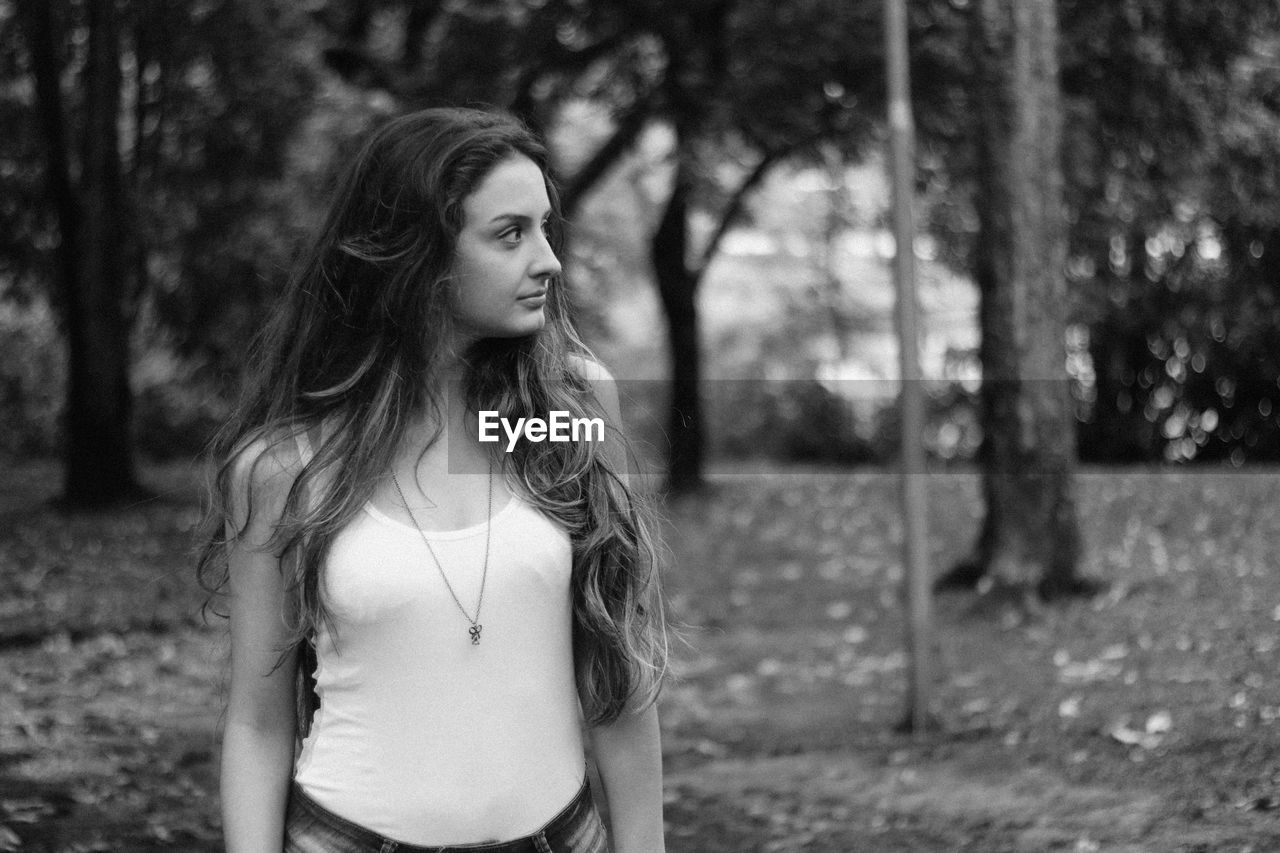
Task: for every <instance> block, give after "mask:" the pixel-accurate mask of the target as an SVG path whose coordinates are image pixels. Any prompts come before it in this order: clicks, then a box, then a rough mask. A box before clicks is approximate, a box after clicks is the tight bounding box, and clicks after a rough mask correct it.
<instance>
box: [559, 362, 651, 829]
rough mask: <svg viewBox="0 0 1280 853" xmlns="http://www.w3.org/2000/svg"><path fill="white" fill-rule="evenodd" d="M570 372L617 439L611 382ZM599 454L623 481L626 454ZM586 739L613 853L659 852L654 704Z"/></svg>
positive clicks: (589, 371)
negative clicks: (582, 382) (586, 387)
mask: <svg viewBox="0 0 1280 853" xmlns="http://www.w3.org/2000/svg"><path fill="white" fill-rule="evenodd" d="M574 367H575V369H576V370H578V371H579V373H580V374H581V375H582V376H583V377H584V378H585V379H587V380H588V381H589V382H590V383H591V386H592V390H593V391H594V392H595V396H596V400H597V401H599V403H600V406H601V408H602V409H604V412H605V416H606V417H607V418H608V420H609V422H610V424H611V425H612V426H614V427H615V428H616V429H617V430H618V431H619V433H618V434H619V435H620V434H621V430H622V414H621V406H620V405H619V395H618V388H617V382H616V380H614V378H613V376H612V375H610V373H609V371H608V370H606V369H605V368H604V366H603V365H601V364H599V363H597V362H594V361H587V360H585V359H575V360H574ZM606 434H608V431H607V430H606ZM606 441H608V439H606ZM605 452H606V453H607V454H609V456H610V457H611V458H612V461H613V463H614V465H615V467H616V470H617V472H618V476H619V477H620V478H621V479H622V480H623V482H626V481H627V479H628V477H627V454H626V452H625V449H624V448H623V446H622V445H621V443H619V442H617V441H615V442H614V443H613V444H612V445H610V446H606V448H605ZM589 736H590V738H591V747H592V752H593V753H594V754H595V761H596V767H597V769H598V770H599V771H600V779H601V781H602V782H603V783H604V795H605V800H606V801H607V802H608V804H609V824H610V826H609V829H610V834H611V836H612V838H613V843H614V853H665V851H666V845H665V842H664V841H663V820H662V738H661V735H660V732H659V729H658V706H657V703H656V702H651V703H649V704H648V705H646V706H645V707H644V708H643V709H640V710H637V709H635V708H634V707H628V708H627V709H626V710H625V711H623V713H622V716H620V717H619V718H618V719H617V720H616V721H614V722H612V723H609V724H607V725H601V726H594V727H592V728H591V729H590V730H589Z"/></svg>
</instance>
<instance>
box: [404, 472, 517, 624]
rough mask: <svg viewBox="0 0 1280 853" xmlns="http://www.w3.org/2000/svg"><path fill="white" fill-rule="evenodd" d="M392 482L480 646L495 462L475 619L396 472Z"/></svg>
mask: <svg viewBox="0 0 1280 853" xmlns="http://www.w3.org/2000/svg"><path fill="white" fill-rule="evenodd" d="M391 482H392V483H394V484H395V487H396V492H397V493H398V494H399V495H400V502H401V503H402V504H404V511H405V512H407V513H409V518H410V520H412V521H413V527H414V529H415V530H417V531H418V535H419V536H421V537H422V544H424V545H426V546H427V552H428V553H430V554H431V559H432V560H434V561H435V564H436V570H437V571H439V572H440V577H441V578H442V579H443V580H444V585H445V588H446V589H448V590H449V595H450V596H451V597H452V598H453V603H454V604H456V605H458V610H459V612H461V613H462V615H463V617H464V618H465V619H466V620H467V621H468V622H470V623H471V627H470V628H468V629H467V633H468V634H470V635H471V645H473V646H478V645H480V632H481V631H482V630H484V626H483V625H481V624H480V606H481V605H482V604H484V582H485V580H486V579H487V578H488V577H489V537H490V535H492V533H493V460H492V459H490V460H489V511H488V514H487V515H486V516H485V529H484V569H483V571H482V572H481V573H480V597H479V598H478V599H477V600H476V615H475V617H474V618H472V616H471V614H470V613H468V612H467V608H465V607H463V606H462V602H461V601H460V600H459V599H458V594H457V593H456V592H454V591H453V584H451V583H449V576H448V575H446V574H445V573H444V566H442V565H441V564H440V558H439V557H437V556H436V549H435V548H432V547H431V540H430V539H428V538H427V534H426V533H425V532H424V531H423V529H422V525H421V524H418V518H417V516H415V515H414V514H413V510H411V509H409V501H408V500H407V499H406V498H405V496H404V489H402V488H400V480H399V479H397V478H396V472H395V471H392V472H391ZM428 500H430V498H428Z"/></svg>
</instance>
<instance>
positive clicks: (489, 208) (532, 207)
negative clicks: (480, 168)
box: [453, 154, 560, 340]
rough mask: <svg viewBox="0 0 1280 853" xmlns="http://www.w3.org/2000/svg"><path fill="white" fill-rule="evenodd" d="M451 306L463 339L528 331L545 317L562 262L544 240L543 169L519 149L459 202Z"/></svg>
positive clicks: (546, 210)
mask: <svg viewBox="0 0 1280 853" xmlns="http://www.w3.org/2000/svg"><path fill="white" fill-rule="evenodd" d="M462 212H463V222H462V231H461V232H460V233H459V234H458V241H457V249H456V254H455V256H454V262H453V286H454V306H455V310H456V314H457V321H458V327H459V330H460V331H461V332H462V334H463V335H464V336H465V338H466V339H467V340H476V339H479V338H514V337H523V336H525V335H532V334H533V333H535V332H537V331H538V330H539V329H541V328H542V326H543V324H544V323H545V322H546V317H545V316H544V314H543V308H544V307H545V305H546V302H547V288H548V286H549V284H550V279H551V278H552V277H553V276H557V275H559V274H560V261H559V260H557V259H556V256H555V253H554V252H552V251H551V246H550V244H549V243H548V242H547V234H546V224H547V218H548V217H549V216H550V215H551V202H550V200H549V199H548V198H547V187H546V183H545V181H544V180H543V177H542V170H541V169H539V168H538V166H537V164H536V163H534V162H533V161H532V160H530V159H529V158H528V157H525V156H524V155H523V154H513V155H512V156H510V157H508V158H507V159H505V160H502V161H501V162H499V163H498V164H497V165H496V166H494V168H493V170H492V171H490V172H489V174H488V175H486V176H485V178H484V180H482V181H481V182H480V185H479V186H478V187H476V189H475V191H474V192H472V193H471V195H469V196H467V197H466V198H465V199H463V201H462Z"/></svg>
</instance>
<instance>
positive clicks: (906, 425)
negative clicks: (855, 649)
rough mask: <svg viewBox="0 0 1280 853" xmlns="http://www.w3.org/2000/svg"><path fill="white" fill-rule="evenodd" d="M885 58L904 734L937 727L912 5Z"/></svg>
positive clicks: (891, 8) (898, 0)
mask: <svg viewBox="0 0 1280 853" xmlns="http://www.w3.org/2000/svg"><path fill="white" fill-rule="evenodd" d="M885 60H886V63H887V65H888V67H887V68H886V72H887V77H888V81H889V131H890V136H889V140H890V142H889V153H890V157H889V160H890V171H891V173H892V185H893V236H894V241H895V245H896V246H897V250H896V251H895V252H894V261H893V269H894V278H895V283H896V285H897V311H896V315H897V324H898V362H899V365H900V368H901V373H902V390H901V393H900V398H899V399H900V404H901V407H902V435H901V438H902V458H901V462H900V475H899V478H900V483H901V500H902V518H903V547H902V555H903V562H904V564H905V567H906V571H905V572H904V573H903V593H904V595H903V598H904V600H905V602H906V607H907V652H908V654H907V659H908V666H907V677H908V682H907V714H906V718H905V719H904V720H903V728H904V729H906V730H907V731H911V732H915V733H921V732H924V731H926V730H927V729H928V728H929V726H930V721H931V716H932V715H931V712H930V707H931V696H932V682H933V660H932V657H933V637H932V635H933V607H932V598H931V595H932V578H931V577H930V572H929V550H928V540H929V535H928V522H927V518H926V512H927V503H926V500H927V495H926V492H925V486H926V481H925V473H926V472H925V459H924V447H923V446H922V444H921V441H920V438H921V434H922V432H923V427H924V399H923V388H922V387H921V382H920V357H919V352H918V345H917V325H916V322H917V321H916V286H915V252H914V251H913V247H914V244H915V239H914V238H915V222H914V219H913V217H912V210H911V208H912V200H913V198H914V196H915V192H914V189H915V156H914V148H915V139H914V136H915V128H914V126H913V124H912V120H911V101H910V97H911V96H910V86H911V84H910V76H909V71H908V66H907V4H906V0H885Z"/></svg>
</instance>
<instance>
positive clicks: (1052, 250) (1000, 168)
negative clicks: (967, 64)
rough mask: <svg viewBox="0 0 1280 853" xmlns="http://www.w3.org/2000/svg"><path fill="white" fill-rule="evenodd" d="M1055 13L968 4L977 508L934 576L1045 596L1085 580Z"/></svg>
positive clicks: (1082, 585)
mask: <svg viewBox="0 0 1280 853" xmlns="http://www.w3.org/2000/svg"><path fill="white" fill-rule="evenodd" d="M1055 14H1056V12H1055V9H1054V3H1053V0H981V2H979V3H978V5H977V8H976V10H975V17H974V35H975V47H976V51H975V57H976V59H977V62H978V68H979V80H980V86H979V92H978V104H979V124H980V127H981V131H980V136H981V138H980V140H979V160H980V171H979V190H978V195H977V205H978V210H979V217H980V228H979V235H978V244H977V247H976V252H975V271H974V272H975V278H976V279H977V282H978V287H979V290H980V292H981V306H980V309H979V314H980V316H979V321H980V325H981V328H982V342H981V344H980V347H979V355H980V357H981V360H982V371H983V383H982V416H983V432H984V436H985V437H984V441H983V446H982V450H981V454H980V458H981V462H982V469H983V494H984V497H985V499H986V510H987V512H986V517H985V519H984V521H983V527H982V533H981V535H980V536H979V539H978V543H977V546H976V549H975V554H974V557H973V558H972V560H971V561H970V562H969V563H968V564H966V565H963V566H960V567H957V568H956V569H955V570H953V571H952V572H951V574H950V575H949V576H948V578H945V579H944V582H946V581H950V582H953V583H972V582H976V581H977V580H979V579H980V578H981V577H983V576H987V577H989V578H990V579H991V580H992V581H993V582H995V583H998V584H1000V585H1003V586H1010V587H1016V588H1021V589H1029V588H1030V587H1032V586H1033V585H1034V586H1035V587H1036V588H1037V589H1038V591H1039V592H1040V593H1041V594H1042V595H1043V596H1046V597H1051V596H1054V595H1061V594H1066V593H1078V592H1085V591H1088V590H1090V589H1092V585H1091V584H1089V583H1088V582H1086V581H1084V580H1083V579H1081V578H1080V577H1079V576H1078V574H1077V563H1078V558H1079V552H1080V534H1079V525H1078V521H1077V518H1076V509H1075V495H1074V492H1075V485H1074V472H1075V428H1074V412H1073V408H1072V405H1071V398H1070V394H1069V390H1068V389H1069V386H1068V379H1067V375H1066V369H1065V364H1064V362H1065V358H1066V348H1065V330H1066V319H1067V318H1066V296H1067V294H1066V278H1065V271H1064V267H1065V257H1066V222H1065V218H1064V215H1063V202H1062V167H1061V142H1060V137H1061V128H1060V123H1061V115H1062V112H1061V104H1060V95H1059V89H1058V70H1057V55H1056V54H1057V25H1056V18H1055Z"/></svg>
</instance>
